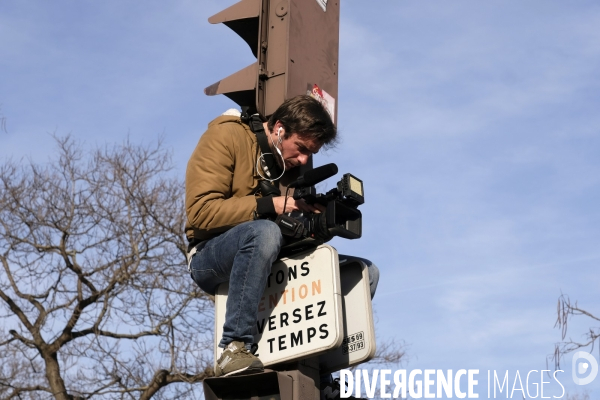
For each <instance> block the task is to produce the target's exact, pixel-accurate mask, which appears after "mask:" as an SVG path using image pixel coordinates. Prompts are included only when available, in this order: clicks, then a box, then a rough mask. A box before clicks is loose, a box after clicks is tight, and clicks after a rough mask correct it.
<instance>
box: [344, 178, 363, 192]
mask: <svg viewBox="0 0 600 400" xmlns="http://www.w3.org/2000/svg"><path fill="white" fill-rule="evenodd" d="M348 177H349V178H350V179H349V181H350V190H352V191H353V192H354V193H356V194H358V195H359V196H364V195H363V186H362V182H361V181H359V180H358V179H356V178H355V177H353V176H352V175H349V176H348Z"/></svg>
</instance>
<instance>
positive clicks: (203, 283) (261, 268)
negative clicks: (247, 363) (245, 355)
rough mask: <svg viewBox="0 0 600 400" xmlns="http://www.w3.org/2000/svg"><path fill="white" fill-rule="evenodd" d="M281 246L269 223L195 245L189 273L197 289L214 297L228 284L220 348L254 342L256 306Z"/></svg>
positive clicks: (248, 224)
mask: <svg viewBox="0 0 600 400" xmlns="http://www.w3.org/2000/svg"><path fill="white" fill-rule="evenodd" d="M282 244H283V237H282V235H281V230H280V229H279V227H278V226H277V225H276V224H275V223H274V222H273V221H268V220H257V221H249V222H244V223H242V224H240V225H237V226H235V227H233V228H231V229H230V230H228V231H227V232H224V233H222V234H221V235H219V236H217V237H215V238H212V239H210V240H208V241H206V242H204V243H202V244H200V245H199V247H198V251H197V252H196V254H195V255H194V257H193V258H192V261H191V264H190V269H191V273H192V278H193V279H194V281H195V282H196V283H197V284H198V286H200V289H202V290H204V291H205V292H207V293H209V294H212V295H214V294H215V291H216V290H217V287H218V286H219V285H220V284H221V283H223V282H227V281H229V293H228V295H227V304H226V306H225V324H224V325H223V337H222V338H221V341H220V342H219V346H220V347H225V346H227V345H228V344H229V343H231V342H232V341H234V340H235V341H241V342H244V343H246V345H249V344H252V343H253V342H254V336H253V335H252V327H253V326H254V325H255V324H256V318H257V316H258V303H259V301H260V298H261V296H262V294H263V292H264V290H265V286H266V284H267V277H268V276H269V274H270V273H271V265H273V262H275V260H276V259H277V255H278V254H279V250H280V249H281V246H282Z"/></svg>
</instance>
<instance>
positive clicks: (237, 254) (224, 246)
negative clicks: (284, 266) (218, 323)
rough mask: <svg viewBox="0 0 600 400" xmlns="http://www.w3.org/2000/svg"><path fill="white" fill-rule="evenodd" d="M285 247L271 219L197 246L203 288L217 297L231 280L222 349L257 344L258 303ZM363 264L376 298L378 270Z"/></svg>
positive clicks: (195, 267)
mask: <svg viewBox="0 0 600 400" xmlns="http://www.w3.org/2000/svg"><path fill="white" fill-rule="evenodd" d="M282 245H283V237H282V235H281V230H280V229H279V227H278V226H277V225H276V224H275V223H274V222H272V221H268V220H256V221H249V222H244V223H242V224H240V225H237V226H235V227H233V228H231V229H230V230H228V231H227V232H224V233H222V234H221V235H219V236H217V237H215V238H212V239H210V240H207V241H205V242H203V243H201V244H200V245H198V247H197V252H196V254H195V255H194V256H193V258H192V261H191V264H190V269H191V275H192V278H193V279H194V281H195V282H196V283H197V284H198V286H200V289H202V290H204V291H205V292H207V293H209V294H211V295H214V294H215V292H216V290H217V287H218V286H219V285H220V284H221V283H224V282H227V281H229V292H228V295H227V304H226V306H225V324H224V325H223V337H222V338H221V341H220V342H219V346H220V347H225V346H227V345H228V344H229V343H230V342H232V341H234V340H235V341H242V342H244V343H245V344H246V345H247V346H249V345H251V344H252V343H253V342H254V336H253V335H252V328H253V327H254V325H255V324H256V318H257V316H258V303H259V301H260V298H261V297H262V294H263V292H264V290H265V286H266V284H267V277H268V276H269V274H270V273H271V265H273V262H275V260H276V259H277V256H278V255H279V250H280V249H281V246H282ZM364 261H365V262H366V263H367V265H368V267H369V283H370V286H371V297H373V295H374V294H375V289H376V287H377V282H378V281H379V270H378V269H377V267H376V266H375V265H373V263H371V262H370V261H368V260H364Z"/></svg>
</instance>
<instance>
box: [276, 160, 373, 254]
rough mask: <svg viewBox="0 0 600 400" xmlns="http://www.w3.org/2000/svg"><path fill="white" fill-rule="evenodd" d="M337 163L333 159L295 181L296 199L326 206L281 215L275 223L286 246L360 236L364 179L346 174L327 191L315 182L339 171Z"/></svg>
mask: <svg viewBox="0 0 600 400" xmlns="http://www.w3.org/2000/svg"><path fill="white" fill-rule="evenodd" d="M337 172H338V168H337V165H335V164H333V163H331V164H327V165H323V166H321V167H318V168H315V169H312V170H310V171H307V172H306V173H304V174H303V175H302V176H300V177H299V178H298V179H297V180H296V181H295V182H293V183H291V184H290V185H288V189H290V188H294V189H295V190H294V195H293V197H294V199H295V200H299V199H302V200H304V201H306V202H307V203H308V204H320V205H322V206H323V207H325V211H323V212H321V213H304V212H300V211H293V212H290V213H286V214H281V215H278V216H277V218H276V219H275V223H276V224H277V225H278V226H279V228H280V229H281V233H282V234H283V236H284V238H285V239H286V244H285V245H284V246H283V248H284V249H290V248H299V247H304V245H319V244H322V243H325V242H327V241H329V240H331V239H332V238H333V237H334V236H340V237H343V238H346V239H358V238H360V237H361V235H362V214H361V212H360V211H359V210H358V206H359V205H361V204H363V203H364V202H365V198H364V192H363V183H362V181H361V180H360V179H358V178H356V177H355V176H354V175H352V174H344V176H343V177H342V179H341V180H340V181H339V182H338V183H337V185H336V187H335V188H333V189H331V190H330V191H328V192H327V193H325V194H322V193H317V192H316V189H315V187H314V185H316V184H317V183H319V182H322V181H324V180H325V179H327V178H329V177H332V176H334V175H335V174H337Z"/></svg>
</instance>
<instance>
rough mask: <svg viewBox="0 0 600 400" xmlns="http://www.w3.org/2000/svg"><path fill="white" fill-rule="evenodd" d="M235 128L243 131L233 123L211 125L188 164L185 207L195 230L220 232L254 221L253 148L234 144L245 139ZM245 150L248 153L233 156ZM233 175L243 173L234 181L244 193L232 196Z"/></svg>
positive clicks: (189, 221)
mask: <svg viewBox="0 0 600 400" xmlns="http://www.w3.org/2000/svg"><path fill="white" fill-rule="evenodd" d="M236 129H244V128H243V127H241V126H240V125H238V124H236V123H227V124H218V125H216V126H211V127H210V128H209V129H208V130H207V131H206V132H205V133H204V135H202V137H201V138H200V141H199V142H198V145H197V146H196V149H195V150H194V153H193V154H192V157H191V158H190V161H189V162H188V166H187V171H186V199H185V208H186V213H187V218H188V223H189V224H190V225H191V226H192V227H193V228H195V229H199V230H201V231H215V232H220V231H225V230H227V229H228V228H230V227H232V226H235V225H238V224H240V223H242V222H245V221H250V220H252V219H253V218H254V211H255V210H256V198H255V196H254V194H253V193H252V187H251V186H252V183H253V179H254V178H253V174H254V168H253V166H252V164H253V161H252V160H253V155H252V154H251V152H252V145H251V143H243V144H242V143H237V144H236V143H235V140H236V139H237V140H240V139H241V140H247V139H246V137H244V136H240V135H239V134H236V132H235V130H236ZM244 150H245V151H246V152H247V153H248V154H236V153H240V151H244ZM236 157H237V160H236ZM236 162H237V163H238V165H236ZM234 173H237V174H244V176H236V177H235V179H236V180H242V181H245V182H246V183H247V185H246V186H247V191H246V193H241V192H240V193H232V188H233V187H234ZM238 186H239V185H238Z"/></svg>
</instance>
